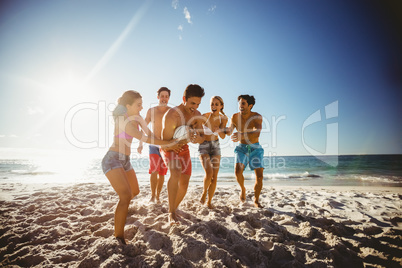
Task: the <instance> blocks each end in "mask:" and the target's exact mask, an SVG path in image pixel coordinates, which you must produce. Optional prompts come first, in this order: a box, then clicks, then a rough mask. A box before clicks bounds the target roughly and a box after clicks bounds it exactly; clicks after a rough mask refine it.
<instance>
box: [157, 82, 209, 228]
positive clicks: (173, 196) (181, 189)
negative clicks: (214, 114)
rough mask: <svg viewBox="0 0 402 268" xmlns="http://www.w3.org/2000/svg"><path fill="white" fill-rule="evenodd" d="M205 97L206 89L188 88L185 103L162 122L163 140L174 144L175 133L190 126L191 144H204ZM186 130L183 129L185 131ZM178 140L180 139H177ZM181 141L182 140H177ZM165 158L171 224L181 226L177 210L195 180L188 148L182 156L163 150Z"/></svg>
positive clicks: (170, 112)
mask: <svg viewBox="0 0 402 268" xmlns="http://www.w3.org/2000/svg"><path fill="white" fill-rule="evenodd" d="M204 95H205V92H204V89H203V88H202V87H200V86H199V85H193V84H191V85H188V86H187V88H186V89H185V91H184V94H183V103H182V104H180V105H179V106H176V107H173V108H171V109H170V110H168V111H167V112H166V114H165V115H164V117H163V120H162V139H163V140H172V139H173V136H174V135H175V131H176V130H177V129H178V128H179V127H181V126H188V127H189V129H190V130H189V131H190V134H189V135H188V142H192V143H202V142H204V137H203V133H202V132H201V133H200V132H199V130H200V129H202V123H201V120H200V119H201V117H202V116H201V113H200V112H199V111H198V110H197V109H198V106H199V105H200V103H201V99H202V97H203V96H204ZM181 129H182V128H181ZM175 137H176V136H175ZM177 138H178V137H177ZM161 153H162V157H163V159H164V161H165V163H166V165H167V166H168V169H169V171H170V178H169V181H168V183H167V189H168V199H169V223H170V224H171V225H173V224H178V223H179V222H178V217H177V215H176V210H177V207H178V206H179V204H180V202H181V201H182V200H183V198H184V196H185V195H186V193H187V188H188V183H189V181H190V177H191V158H190V150H189V147H188V145H187V144H186V145H184V146H183V147H182V150H181V151H180V152H178V153H176V152H174V151H165V150H161Z"/></svg>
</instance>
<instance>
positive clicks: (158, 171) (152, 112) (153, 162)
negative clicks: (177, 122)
mask: <svg viewBox="0 0 402 268" xmlns="http://www.w3.org/2000/svg"><path fill="white" fill-rule="evenodd" d="M157 98H158V100H159V105H158V106H155V107H152V108H150V109H149V110H148V112H147V115H146V117H145V122H146V123H147V125H148V124H149V123H152V132H153V133H154V136H155V137H156V138H158V139H160V138H161V134H162V118H163V116H164V115H165V113H166V112H167V111H168V110H169V109H170V107H169V106H167V104H168V102H169V99H170V89H168V88H167V87H161V88H160V89H159V90H158V97H157ZM141 151H142V142H140V145H139V146H138V152H139V153H141ZM166 173H167V167H166V165H165V163H164V162H163V159H162V156H161V154H160V152H159V146H155V145H151V144H150V145H149V174H151V176H150V184H151V200H150V202H154V203H155V202H157V203H160V199H159V197H160V193H161V191H162V187H163V183H164V182H165V175H166ZM158 175H159V176H158Z"/></svg>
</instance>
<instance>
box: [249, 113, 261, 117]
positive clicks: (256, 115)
mask: <svg viewBox="0 0 402 268" xmlns="http://www.w3.org/2000/svg"><path fill="white" fill-rule="evenodd" d="M251 116H253V117H262V116H261V115H260V114H259V113H257V112H251Z"/></svg>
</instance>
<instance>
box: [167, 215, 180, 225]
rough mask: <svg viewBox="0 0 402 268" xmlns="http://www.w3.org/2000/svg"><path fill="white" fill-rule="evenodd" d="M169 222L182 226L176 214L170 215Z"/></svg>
mask: <svg viewBox="0 0 402 268" xmlns="http://www.w3.org/2000/svg"><path fill="white" fill-rule="evenodd" d="M168 221H169V224H170V225H179V224H180V222H179V220H178V219H177V216H176V214H175V213H174V212H171V213H169V216H168Z"/></svg>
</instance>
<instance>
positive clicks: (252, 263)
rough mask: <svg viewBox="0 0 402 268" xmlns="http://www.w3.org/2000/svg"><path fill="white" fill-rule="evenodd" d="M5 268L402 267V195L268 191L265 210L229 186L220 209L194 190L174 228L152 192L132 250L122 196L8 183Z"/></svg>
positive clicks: (133, 211)
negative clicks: (117, 229)
mask: <svg viewBox="0 0 402 268" xmlns="http://www.w3.org/2000/svg"><path fill="white" fill-rule="evenodd" d="M0 190H1V197H2V198H1V201H0V204H1V206H0V207H1V210H0V261H1V263H0V266H12V265H16V266H23V267H24V266H38V267H39V266H40V267H55V266H60V267H121V266H128V267H401V266H402V242H401V241H402V219H401V218H402V211H401V205H402V200H401V197H402V195H401V189H400V188H396V187H394V188H383V187H379V188H363V187H355V188H351V187H339V186H337V187H328V186H327V187H321V186H315V187H312V186H308V187H295V186H292V187H286V186H274V187H271V186H269V183H266V184H265V185H264V189H263V191H262V193H261V204H262V205H264V206H265V208H263V209H257V208H255V207H254V206H253V203H252V197H253V191H252V186H248V188H247V201H246V203H244V204H242V203H240V201H239V187H238V186H225V187H222V186H219V183H218V188H217V191H216V194H215V197H214V199H213V201H214V205H215V206H216V208H215V209H212V210H211V209H208V208H207V207H206V206H203V205H201V204H200V203H199V201H198V200H199V198H200V197H201V192H202V187H201V186H191V185H190V187H189V190H188V193H187V195H186V197H185V198H184V200H183V202H182V204H181V206H180V208H179V209H180V211H179V213H178V214H179V216H180V221H181V224H180V225H179V226H173V227H170V226H169V225H168V224H167V211H168V208H167V192H166V188H164V190H163V193H162V203H161V204H151V203H149V202H148V200H149V199H150V189H149V186H146V185H144V186H141V193H140V194H139V195H138V196H137V197H135V198H134V199H133V200H132V202H131V205H130V207H129V213H128V217H127V223H126V228H125V235H126V239H127V240H128V241H129V244H128V245H122V244H120V243H119V242H118V241H117V240H116V239H115V238H114V237H113V217H114V209H115V206H116V203H117V200H118V199H117V195H116V194H115V192H114V190H113V189H112V187H111V186H110V185H109V184H106V183H100V184H93V183H85V184H76V185H68V186H66V185H64V186H62V185H53V186H51V185H49V186H47V187H33V186H25V185H22V184H17V183H16V184H3V185H1V186H0Z"/></svg>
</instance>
